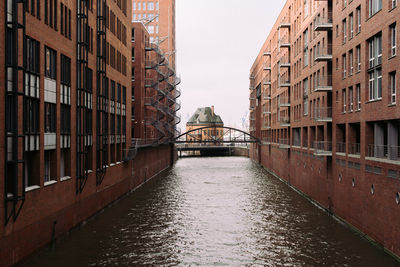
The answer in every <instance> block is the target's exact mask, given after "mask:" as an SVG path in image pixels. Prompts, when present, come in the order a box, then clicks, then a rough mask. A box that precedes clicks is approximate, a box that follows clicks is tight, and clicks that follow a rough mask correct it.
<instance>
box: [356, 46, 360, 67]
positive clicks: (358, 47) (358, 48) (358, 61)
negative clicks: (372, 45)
mask: <svg viewBox="0 0 400 267" xmlns="http://www.w3.org/2000/svg"><path fill="white" fill-rule="evenodd" d="M356 53H357V72H360V71H361V46H357V47H356Z"/></svg>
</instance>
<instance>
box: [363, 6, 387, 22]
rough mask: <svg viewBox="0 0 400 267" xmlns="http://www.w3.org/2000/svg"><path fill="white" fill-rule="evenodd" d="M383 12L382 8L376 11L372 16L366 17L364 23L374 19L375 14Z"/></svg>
mask: <svg viewBox="0 0 400 267" xmlns="http://www.w3.org/2000/svg"><path fill="white" fill-rule="evenodd" d="M382 10H383V8H381V9H379V10H378V11H376V12H375V13H374V14H372V15H371V16H370V17H368V18H367V19H366V21H369V20H370V19H372V18H373V17H375V16H376V15H377V14H379V13H380V12H381V11H382Z"/></svg>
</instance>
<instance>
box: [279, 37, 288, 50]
mask: <svg viewBox="0 0 400 267" xmlns="http://www.w3.org/2000/svg"><path fill="white" fill-rule="evenodd" d="M279 47H280V48H290V38H289V36H288V35H285V36H282V37H281V38H280V39H279Z"/></svg>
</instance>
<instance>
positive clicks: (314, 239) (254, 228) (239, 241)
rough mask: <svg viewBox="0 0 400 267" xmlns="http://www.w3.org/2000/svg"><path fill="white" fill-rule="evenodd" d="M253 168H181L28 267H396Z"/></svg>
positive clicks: (239, 163) (235, 163) (220, 162)
mask: <svg viewBox="0 0 400 267" xmlns="http://www.w3.org/2000/svg"><path fill="white" fill-rule="evenodd" d="M398 264H399V263H398V262H396V261H395V260H394V259H393V258H391V257H389V256H387V255H386V254H385V253H383V252H382V251H381V250H380V249H378V248H376V247H374V246H372V245H371V244H370V243H369V242H367V241H365V240H364V239H362V238H360V237H359V236H357V235H356V234H354V233H353V232H351V231H350V230H348V229H347V228H346V227H344V226H343V225H341V224H339V223H338V222H337V221H335V220H333V219H332V218H331V217H329V216H328V215H327V214H326V213H324V212H323V211H321V210H320V209H318V208H317V207H315V206H314V205H312V204H311V203H309V202H308V201H307V200H305V199H304V198H303V197H301V196H300V195H298V194H297V193H296V192H294V191H293V190H291V189H290V188H288V187H287V186H286V185H285V184H283V183H282V182H280V181H279V180H277V179H276V178H274V177H272V176H271V175H269V174H268V173H267V172H266V171H265V170H263V169H262V168H260V167H259V166H258V165H257V164H254V163H252V162H251V161H250V160H249V159H247V158H239V157H237V158H232V157H221V158H186V159H180V160H179V161H178V162H177V163H176V165H175V166H174V168H172V169H171V170H170V171H169V172H168V173H167V174H166V175H163V176H162V177H158V178H155V179H153V180H151V181H150V182H148V183H147V184H146V185H144V186H143V187H141V188H140V189H138V190H137V191H136V192H134V193H133V194H132V195H130V196H129V197H127V198H125V199H124V200H122V201H120V202H119V203H117V204H116V205H114V206H112V207H111V208H109V209H106V211H105V212H104V213H102V214H101V215H99V216H97V217H96V218H95V219H94V220H90V221H89V222H87V224H86V225H85V226H84V227H81V228H80V229H78V230H75V231H72V233H71V234H70V235H68V236H66V237H65V238H63V239H62V240H61V241H60V242H58V243H57V244H56V245H55V248H45V249H42V250H41V251H39V252H38V253H36V254H35V255H33V256H32V257H31V258H30V259H28V260H27V261H25V262H24V263H23V264H21V266H41V267H43V266H399V265H398Z"/></svg>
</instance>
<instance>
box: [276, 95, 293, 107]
mask: <svg viewBox="0 0 400 267" xmlns="http://www.w3.org/2000/svg"><path fill="white" fill-rule="evenodd" d="M278 106H279V107H290V97H288V96H280V97H279V98H278Z"/></svg>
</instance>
